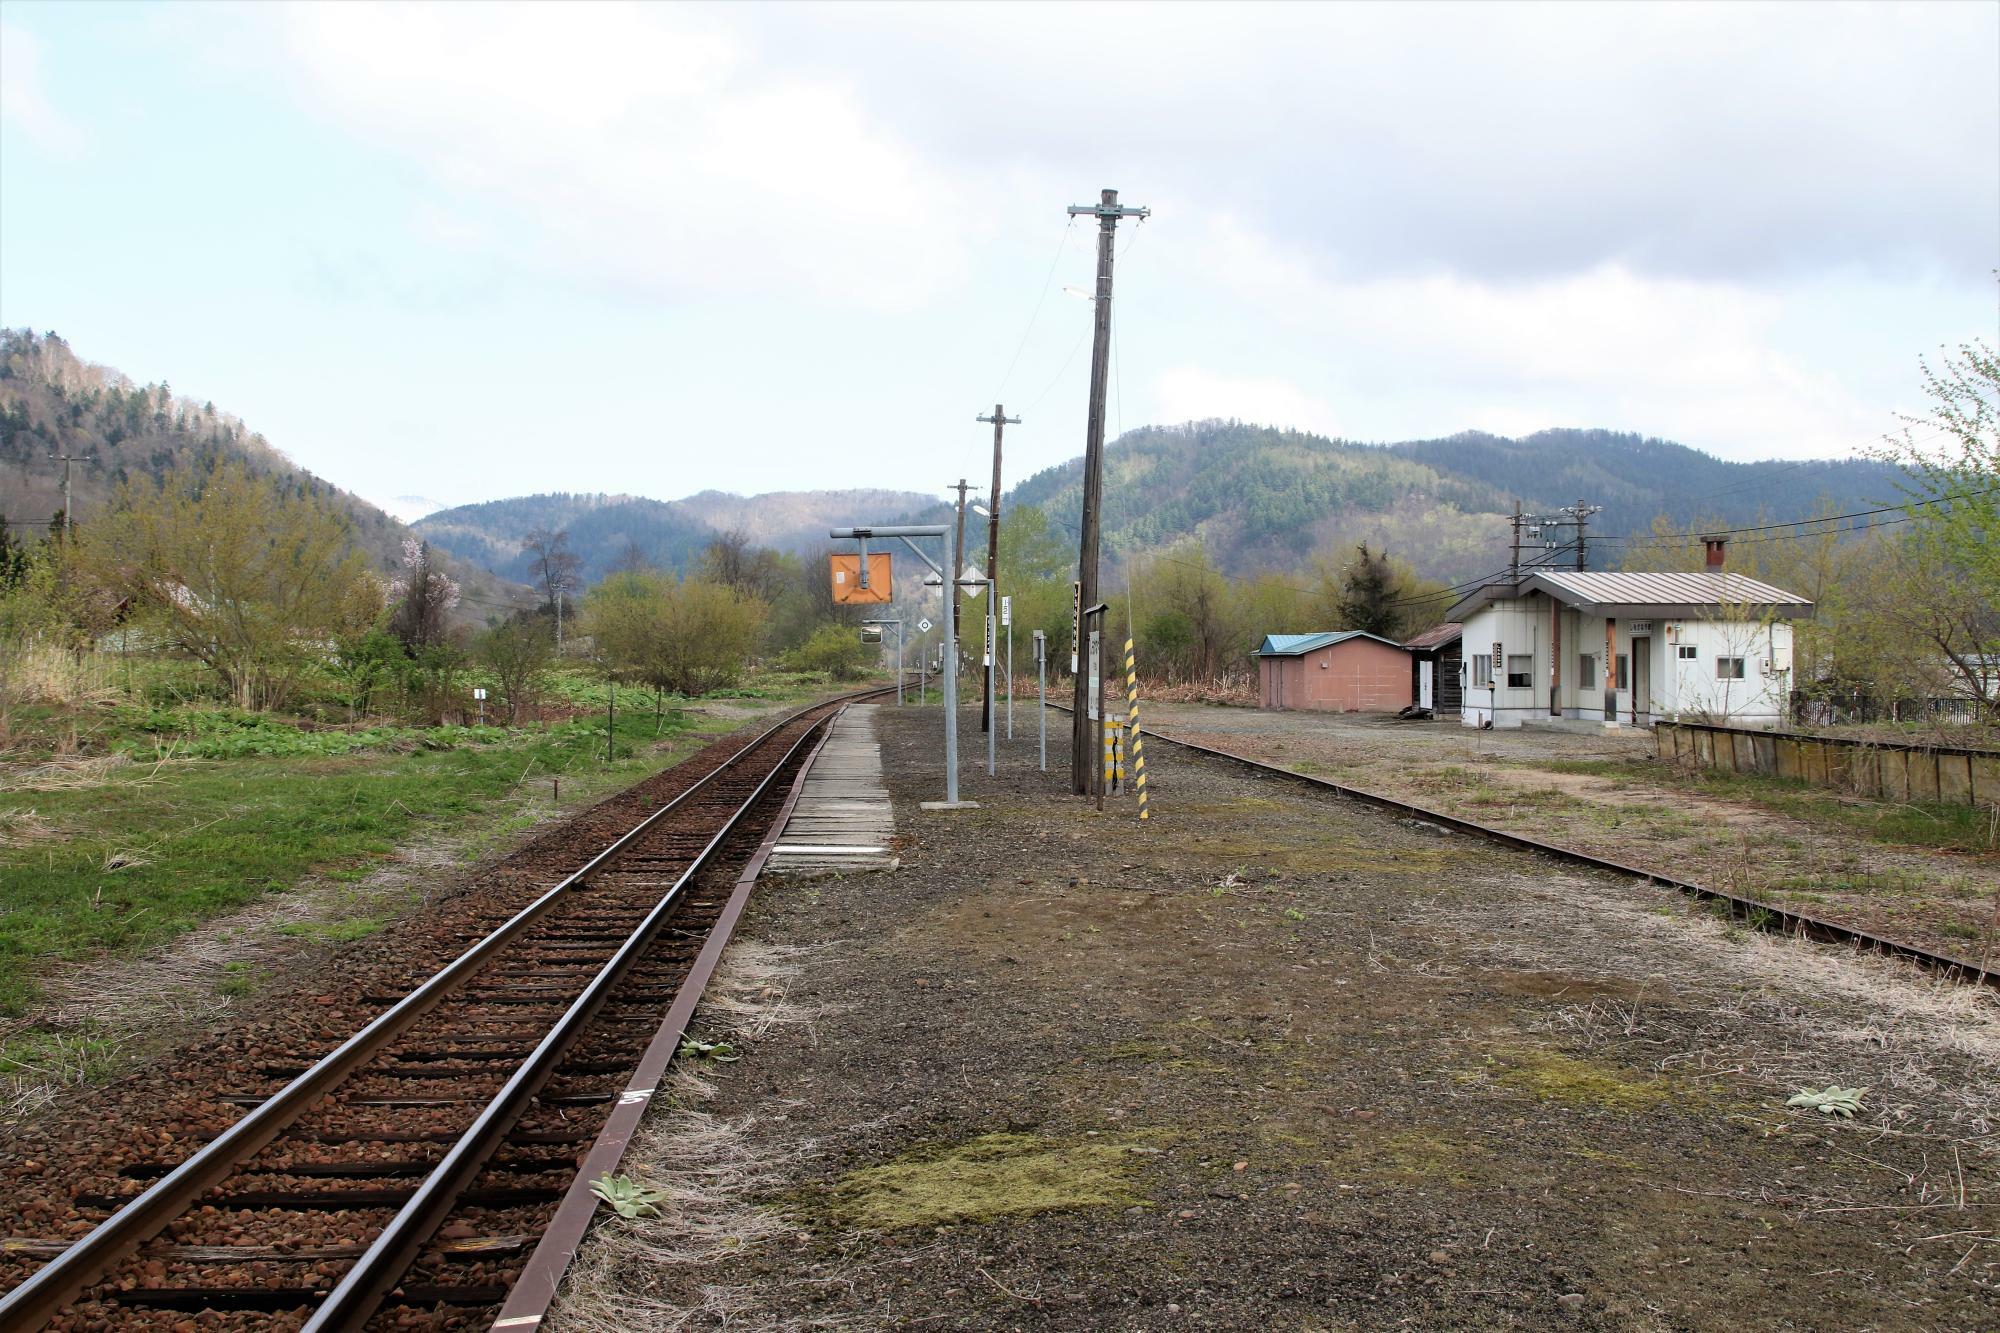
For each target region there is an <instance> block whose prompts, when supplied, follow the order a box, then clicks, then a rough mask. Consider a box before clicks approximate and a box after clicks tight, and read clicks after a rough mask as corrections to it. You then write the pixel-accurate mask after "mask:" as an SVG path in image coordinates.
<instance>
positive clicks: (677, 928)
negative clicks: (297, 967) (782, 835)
mask: <svg viewBox="0 0 2000 1333" xmlns="http://www.w3.org/2000/svg"><path fill="white" fill-rule="evenodd" d="M882 692H883V691H867V692H864V693H863V694H860V695H855V696H850V697H849V699H846V700H837V701H833V702H831V703H828V704H822V705H818V706H815V707H813V708H809V709H805V710H802V711H801V712H799V713H796V714H794V715H792V716H790V717H788V718H786V719H785V720H783V721H781V722H779V723H777V724H776V725H774V726H772V727H770V728H768V729H767V730H765V731H763V732H762V733H760V734H759V735H757V736H756V737H755V738H753V739H752V740H750V741H749V742H748V743H747V744H745V745H744V746H743V747H742V748H741V749H740V750H738V751H737V752H735V753H734V754H733V755H731V756H729V757H727V758H725V759H723V760H722V762H720V763H718V764H716V765H715V766H714V767H713V768H711V769H710V770H709V771H708V772H706V773H704V774H702V775H701V776H699V777H698V778H696V779H695V780H694V781H693V782H692V783H691V784H690V785H688V786H686V787H685V789H683V790H681V791H680V792H679V793H678V794H676V795H674V796H673V797H672V798H671V799H670V800H668V801H667V802H666V803H665V804H663V805H662V806H660V808H658V809H657V810H654V811H653V812H652V813H650V814H648V815H646V816H645V817H644V818H643V819H640V820H639V821H638V822H637V823H636V824H635V825H633V826H632V827H630V828H627V829H626V830H624V831H623V832H622V833H620V834H618V835H617V836H616V837H615V838H612V839H611V840H610V841H609V842H608V845H604V846H603V848H602V850H601V851H598V852H597V853H596V854H595V855H594V856H592V857H591V858H590V859H589V860H588V861H587V862H586V863H584V864H583V865H582V866H581V867H580V868H578V869H576V870H575V871H574V872H572V873H570V874H568V875H566V876H564V877H562V878H561V880H560V881H559V882H558V883H556V884H554V885H553V886H552V887H550V888H548V889H547V890H546V891H545V892H542V893H541V894H540V895H539V896H537V897H535V898H534V899H533V901H532V902H530V903H528V905H527V906H525V907H522V908H520V909H519V910H516V911H511V912H509V911H502V910H497V909H494V908H492V907H491V906H490V905H489V906H488V907H487V908H485V909H484V910H475V912H474V914H473V915H471V916H469V917H467V918H466V919H464V920H463V921H462V922H460V923H459V924H460V925H461V926H462V936H461V938H462V939H464V940H465V941H467V942H468V947H465V948H464V949H463V952H460V953H458V954H457V955H456V957H453V958H452V959H451V961H449V962H448V963H446V964H445V965H444V966H443V967H441V968H439V969H438V970H437V971H436V972H435V973H434V974H433V975H431V976H430V978H429V979H428V980H426V981H424V982H423V983H422V984H421V985H418V986H417V987H415V988H414V989H412V990H409V991H408V992H407V993H404V994H400V995H362V996H360V997H358V999H359V1001H360V1003H361V1004H362V1005H363V1006H364V1007H367V1008H371V1009H375V1010H378V1012H375V1014H374V1017H373V1018H372V1019H370V1020H369V1021H368V1022H367V1023H366V1024H365V1025H364V1026H362V1027H360V1028H359V1030H357V1031H354V1032H353V1033H352V1035H350V1036H348V1037H347V1038H346V1039H345V1040H344V1041H341V1042H340V1043H339V1044H338V1045H336V1046H335V1047H334V1048H333V1049H332V1050H331V1051H328V1052H327V1053H325V1054H324V1055H321V1056H319V1057H318V1058H316V1059H313V1058H309V1056H307V1055H299V1056H295V1057H292V1058H290V1059H287V1058H286V1056H285V1055H284V1054H283V1053H281V1052H276V1051H261V1052H260V1058H259V1060H258V1061H257V1062H256V1063H255V1064H254V1065H248V1066H246V1065H244V1064H242V1063H240V1062H239V1063H237V1064H236V1065H234V1066H233V1067H230V1068H228V1069H227V1070H226V1071H225V1072H224V1073H223V1075H222V1078H221V1081H220V1082H216V1080H215V1076H214V1075H213V1074H212V1073H207V1072H205V1071H190V1074H189V1077H190V1078H191V1079H193V1080H197V1081H200V1080H204V1079H205V1080H207V1081H208V1082H211V1083H214V1084H215V1087H214V1092H213V1101H214V1102H215V1103H216V1104H217V1106H216V1107H215V1108H214V1111H213V1113H214V1114H215V1115H217V1116H220V1117H221V1118H222V1119H224V1120H226V1121H227V1122H228V1123H227V1124H226V1127H224V1128H221V1129H220V1131H219V1132H216V1133H213V1134H211V1135H207V1136H205V1137H206V1142H203V1143H201V1145H200V1146H199V1147H194V1148H192V1149H191V1150H184V1149H183V1147H182V1144H183V1143H184V1140H183V1139H177V1138H175V1137H174V1136H173V1135H170V1134H163V1135H162V1136H161V1137H162V1139H163V1140H164V1141H165V1146H164V1147H163V1148H162V1150H161V1151H159V1152H157V1153H153V1152H148V1151H145V1150H143V1149H142V1150H141V1151H139V1152H137V1153H136V1154H133V1155H130V1156H128V1157H127V1158H126V1159H125V1160H124V1163H123V1165H122V1167H121V1168H120V1170H119V1172H118V1175H119V1179H118V1181H117V1183H116V1184H115V1185H113V1186H111V1187H109V1188H106V1189H103V1190H100V1191H97V1192H94V1193H84V1194H81V1195H78V1196H77V1197H76V1198H75V1200H74V1207H75V1209H76V1210H77V1212H76V1214H72V1216H75V1215H78V1214H80V1215H82V1216H85V1217H91V1216H98V1215H101V1216H102V1220H101V1221H99V1222H98V1223H97V1224H96V1225H95V1226H94V1227H92V1228H91V1229H90V1230H89V1231H88V1232H87V1233H85V1234H84V1235H82V1236H81V1237H80V1238H77V1239H75V1240H73V1241H68V1240H51V1241H47V1242H44V1243H41V1244H40V1245H39V1246H38V1245H37V1244H36V1243H34V1242H33V1241H24V1240H23V1239H22V1238H19V1237H16V1238H14V1239H13V1240H12V1241H11V1242H10V1244H9V1246H8V1257H9V1258H10V1259H11V1260H13V1261H15V1262H16V1263H21V1264H24V1265H26V1264H33V1265H35V1266H34V1267H33V1271H32V1272H30V1273H29V1274H28V1275H27V1276H26V1277H25V1279H24V1280H21V1281H19V1282H18V1283H16V1285H14V1286H13V1287H12V1288H11V1289H10V1290H8V1291H7V1292H6V1293H5V1294H4V1295H0V1330H4V1331H5V1333H13V1330H16V1329H33V1328H40V1327H54V1328H65V1329H66V1328H88V1329H93V1330H94V1329H115V1328H160V1327H174V1326H177V1325H179V1324H181V1323H183V1322H186V1323H187V1326H189V1327H194V1326H195V1324H196V1321H198V1322H199V1326H200V1327H203V1328H211V1327H244V1328H252V1327H254V1328H260V1329H262V1328H309V1329H329V1330H331V1329H354V1328H361V1327H364V1326H379V1327H397V1328H414V1327H438V1328H455V1327H478V1326H484V1325H486V1324H488V1323H490V1322H491V1321H492V1320H493V1318H494V1315H495V1312H496V1310H497V1309H498V1308H499V1306H500V1305H501V1303H502V1302H503V1301H505V1300H507V1298H508V1295H509V1292H510V1290H511V1289H512V1288H513V1286H514V1283H515V1278H516V1277H517V1276H518V1275H519V1273H520V1272H521V1271H522V1270H523V1269H524V1268H527V1267H530V1266H532V1267H533V1268H534V1269H535V1270H536V1271H537V1272H538V1274H539V1277H540V1281H539V1282H538V1283H536V1284H534V1285H535V1286H536V1289H537V1295H536V1297H535V1299H536V1300H538V1301H539V1302H540V1304H541V1305H542V1306H545V1305H546V1298H547V1296H549V1295H552V1294H553V1290H554V1281H555V1279H556V1278H559V1277H560V1274H561V1271H562V1268H561V1265H562V1264H564V1263H566V1262H567V1255H568V1252H569V1250H572V1249H573V1248H574V1241H575V1240H576V1239H578V1238H580V1236H581V1233H582V1229H583V1225H584V1223H586V1222H587V1221H588V1217H589V1209H588V1208H587V1207H586V1208H582V1209H579V1206H578V1200H579V1199H583V1198H588V1181H589V1179H590V1177H588V1176H585V1175H583V1174H581V1172H580V1170H579V1166H580V1163H583V1162H584V1161H585V1159H586V1158H588V1159H589V1160H590V1161H591V1162H592V1163H599V1162H602V1161H610V1162H613V1163H615V1160H616V1157H615V1153H614V1154H612V1155H611V1156H610V1157H608V1158H606V1157H605V1155H604V1154H605V1144H604V1143H603V1142H600V1140H603V1139H605V1138H606V1137H607V1136H611V1137H615V1138H616V1146H618V1147H622V1144H623V1141H624V1139H623V1137H621V1136H620V1135H622V1136H629V1133H630V1128H631V1126H632V1125H635V1124H636V1122H637V1119H638V1115H639V1113H640V1112H642V1111H643V1110H644V1105H643V1103H644V1101H645V1099H646V1097H647V1096H648V1095H650V1089H651V1087H652V1086H654V1085H656V1084H657V1081H658V1077H659V1075H660V1073H661V1072H663V1071H664V1068H665V1065H666V1063H667V1062H668V1061H669V1060H671V1058H672V1056H673V1054H674V1052H675V1050H676V1049H677V1047H678V1045H679V1042H680V1038H681V1033H682V1031H683V1030H684V1029H685V1025H686V1023H687V1020H688V1017H689V1015H690V1014H691V1013H692V1011H693V1008H694V1005H695V1002H696V1001H697V1000H698V999H699V996H700V991H701V988H702V987H703V986H705V985H706V983H707V980H708V976H709V974H710V973H711V972H712V971H713V968H714V965H715V962H716V960H717V958H718V957H719V955H720V952H721V948H722V945H723V943H724V942H726V938H727V933H728V930H729V929H730V927H732V926H733V924H734V920H735V916H736V913H737V912H738V911H740V910H741V904H742V898H743V896H744V894H745V893H747V887H748V882H749V880H750V879H751V878H754V874H755V870H756V867H757V866H758V865H761V862H762V859H763V856H764V855H765V854H767V851H768V845H769V840H770V839H769V838H767V837H766V833H767V831H768V832H769V834H770V837H775V825H776V823H777V821H778V820H779V818H781V814H782V812H781V811H780V810H779V809H777V807H778V806H779V805H781V804H783V805H785V806H787V807H788V804H789V803H788V801H784V800H783V793H784V792H785V790H786V789H787V788H788V787H790V785H791V783H792V780H793V779H794V778H795V776H796V775H797V773H798V772H799V770H800V769H801V767H802V766H803V765H804V763H805V762H806V761H807V759H808V758H809V756H810V754H811V752H812V751H813V749H814V748H815V746H816V745H817V743H818V742H819V741H820V740H821V739H823V737H824V735H825V732H826V729H827V727H828V725H829V724H830V720H831V718H832V717H833V716H835V715H837V713H838V711H839V709H840V708H841V707H843V706H844V705H845V703H847V702H851V701H852V699H854V698H862V697H868V696H871V695H874V694H878V693H882ZM760 839H761V840H763V843H764V846H763V848H761V849H760V847H759V842H760ZM746 861H747V862H749V865H748V869H747V872H746V873H745V874H744V875H743V876H742V877H741V878H735V877H734V875H733V873H732V872H733V870H736V869H742V868H743V867H744V864H745V862H746ZM732 879H734V880H735V891H734V892H731V891H730V890H731V883H732ZM649 1068H650V1072H648V1070H649ZM635 1071H636V1072H635ZM648 1078H649V1079H650V1080H651V1082H645V1083H642V1082H641V1080H642V1079H648ZM119 1128H120V1127H119V1126H116V1125H112V1126H107V1130H108V1131H109V1132H111V1133H114V1134H115V1133H117V1132H118V1130H119ZM614 1128H615V1129H617V1134H616V1135H613V1134H612V1130H613V1129H614ZM579 1214H580V1216H579ZM558 1218H561V1219H566V1222H565V1231H566V1234H565V1236H564V1237H563V1246H562V1247H557V1248H558V1249H560V1251H561V1253H560V1261H559V1262H555V1261H552V1258H551V1254H550V1249H549V1247H548V1246H546V1245H543V1244H542V1243H541V1242H542V1239H543V1232H544V1230H545V1229H546V1228H548V1226H549V1224H550V1222H551V1220H552V1219H558ZM564 1247H566V1248H564ZM38 1260H45V1262H39V1263H38V1264H37V1263H36V1261H38ZM532 1322H533V1320H532V1319H529V1320H526V1321H523V1322H522V1323H521V1324H520V1325H519V1326H529V1325H531V1324H532Z"/></svg>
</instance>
